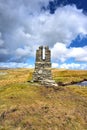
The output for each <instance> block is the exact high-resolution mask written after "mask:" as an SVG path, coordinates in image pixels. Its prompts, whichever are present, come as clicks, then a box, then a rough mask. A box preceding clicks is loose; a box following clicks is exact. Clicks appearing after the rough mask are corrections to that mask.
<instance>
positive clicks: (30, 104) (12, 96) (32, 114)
mask: <svg viewBox="0 0 87 130" xmlns="http://www.w3.org/2000/svg"><path fill="white" fill-rule="evenodd" d="M32 72H33V69H12V70H0V73H1V74H0V130H87V87H79V86H66V87H62V86H60V87H59V89H58V90H55V89H53V88H50V87H49V88H46V87H44V86H41V85H40V84H37V83H30V82H27V81H29V80H31V79H32ZM52 75H53V78H54V79H55V80H56V82H63V83H65V82H68V83H69V82H72V81H80V80H83V79H87V71H70V70H58V69H53V70H52Z"/></svg>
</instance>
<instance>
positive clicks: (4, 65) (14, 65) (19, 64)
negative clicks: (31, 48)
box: [0, 62, 34, 68]
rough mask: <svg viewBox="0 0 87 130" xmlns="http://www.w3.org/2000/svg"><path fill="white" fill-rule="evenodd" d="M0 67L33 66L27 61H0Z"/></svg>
mask: <svg viewBox="0 0 87 130" xmlns="http://www.w3.org/2000/svg"><path fill="white" fill-rule="evenodd" d="M0 67H7V68H33V67H34V66H33V65H31V64H29V63H16V62H7V63H4V62H1V63H0Z"/></svg>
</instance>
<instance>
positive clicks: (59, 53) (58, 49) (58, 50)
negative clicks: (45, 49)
mask: <svg viewBox="0 0 87 130" xmlns="http://www.w3.org/2000/svg"><path fill="white" fill-rule="evenodd" d="M69 58H74V59H75V60H76V61H83V62H87V46H85V47H77V48H75V47H70V48H67V47H66V45H65V44H63V43H56V44H55V45H54V47H53V48H52V59H53V60H55V61H61V62H64V61H66V60H67V59H69Z"/></svg>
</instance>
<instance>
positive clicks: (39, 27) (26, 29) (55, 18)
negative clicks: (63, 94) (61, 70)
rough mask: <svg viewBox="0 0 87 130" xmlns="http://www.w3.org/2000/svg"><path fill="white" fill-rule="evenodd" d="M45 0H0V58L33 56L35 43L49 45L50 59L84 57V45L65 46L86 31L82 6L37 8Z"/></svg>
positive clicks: (24, 58)
mask: <svg viewBox="0 0 87 130" xmlns="http://www.w3.org/2000/svg"><path fill="white" fill-rule="evenodd" d="M48 3H49V0H33V1H32V0H24V1H22V0H18V1H14V0H9V1H7V2H5V1H4V0H3V1H0V14H1V15H0V29H1V30H0V31H1V33H0V46H3V47H4V50H2V49H0V54H1V56H0V61H2V60H3V61H5V62H6V61H13V62H14V61H15V62H18V61H19V62H23V61H26V60H27V59H28V58H30V57H34V56H35V51H36V48H37V47H38V46H39V45H49V46H50V48H52V58H53V62H54V63H55V62H56V61H58V60H60V61H62V62H64V61H66V60H67V59H69V58H71V57H72V58H75V60H76V61H87V52H86V50H87V47H86V46H85V47H83V48H67V47H68V46H69V45H70V44H71V42H72V41H73V40H74V39H75V38H76V37H77V36H78V35H80V36H81V38H83V37H84V36H86V34H87V16H86V15H84V14H83V10H79V9H77V8H76V6H71V5H67V6H62V7H58V8H57V10H56V11H55V13H54V14H50V13H49V10H45V11H41V8H42V7H43V6H45V7H47V5H48ZM4 10H6V11H4ZM2 36H3V37H2ZM5 51H7V52H8V54H7V52H5ZM6 54H7V56H6V57H5V55H6ZM54 66H57V65H56V64H55V65H54Z"/></svg>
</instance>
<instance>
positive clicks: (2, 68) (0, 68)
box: [0, 67, 10, 70]
mask: <svg viewBox="0 0 87 130" xmlns="http://www.w3.org/2000/svg"><path fill="white" fill-rule="evenodd" d="M8 69H10V68H8V67H0V70H8Z"/></svg>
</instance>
